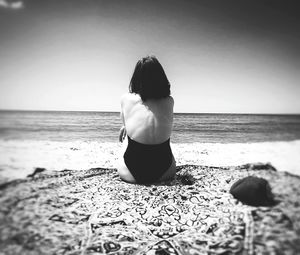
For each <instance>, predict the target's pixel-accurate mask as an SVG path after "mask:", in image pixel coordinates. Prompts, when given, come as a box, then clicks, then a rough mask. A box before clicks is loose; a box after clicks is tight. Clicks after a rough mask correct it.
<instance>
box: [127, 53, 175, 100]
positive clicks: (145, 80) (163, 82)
mask: <svg viewBox="0 0 300 255" xmlns="http://www.w3.org/2000/svg"><path fill="white" fill-rule="evenodd" d="M129 92H130V93H136V94H139V95H140V96H141V99H142V100H143V101H146V100H147V99H160V98H166V97H168V96H170V93H171V92H170V83H169V81H168V78H167V76H166V74H165V71H164V69H163V68H162V66H161V64H160V63H159V62H158V60H157V58H156V57H155V56H147V57H145V58H142V59H141V60H139V61H138V62H137V64H136V66H135V69H134V72H133V75H132V78H131V80H130V84H129Z"/></svg>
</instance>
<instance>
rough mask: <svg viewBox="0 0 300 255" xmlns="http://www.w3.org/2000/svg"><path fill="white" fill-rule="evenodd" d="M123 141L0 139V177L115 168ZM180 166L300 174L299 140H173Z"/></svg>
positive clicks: (12, 177)
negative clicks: (265, 168)
mask: <svg viewBox="0 0 300 255" xmlns="http://www.w3.org/2000/svg"><path fill="white" fill-rule="evenodd" d="M122 146H123V145H122V144H121V143H109V142H106V143H100V142H96V141H95V142H83V141H75V142H74V141H72V142H54V141H13V140H8V141H5V140H0V169H1V171H0V177H1V179H2V180H4V179H5V180H7V179H10V180H11V179H15V178H24V177H26V176H27V175H28V174H31V173H32V172H33V171H34V169H35V168H36V167H41V168H46V169H47V170H58V171H59V170H64V169H72V170H84V169H89V168H95V167H104V168H115V167H116V164H117V162H118V159H119V157H120V153H121V152H122ZM171 146H172V150H173V154H174V156H175V159H176V162H177V165H184V164H195V165H207V166H237V165H241V164H246V163H256V162H261V163H271V164H272V165H273V166H274V167H275V168H276V169H277V170H278V171H287V172H290V173H292V174H296V175H300V157H299V154H300V140H297V141H291V142H262V143H230V144H218V143H187V144H185V143H173V144H171Z"/></svg>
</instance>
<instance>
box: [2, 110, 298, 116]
mask: <svg viewBox="0 0 300 255" xmlns="http://www.w3.org/2000/svg"><path fill="white" fill-rule="evenodd" d="M0 111H1V112H5V111H6V112H102V113H105V112H106V113H120V111H114V110H111V111H108V110H41V109H40V110H33V109H0ZM174 114H244V115H300V112H299V113H265V112H264V113H254V112H253V113H249V112H174Z"/></svg>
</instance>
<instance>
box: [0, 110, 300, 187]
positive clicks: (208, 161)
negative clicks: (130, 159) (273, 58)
mask: <svg viewBox="0 0 300 255" xmlns="http://www.w3.org/2000/svg"><path fill="white" fill-rule="evenodd" d="M120 127H121V120H120V115H119V113H117V112H65V111H62V112H58V111H56V112H54V111H0V183H1V182H3V181H7V180H10V179H15V178H24V177H26V176H27V175H28V174H30V173H32V172H33V171H34V169H35V168H36V167H42V168H46V169H47V170H50V171H51V170H63V169H73V170H80V169H89V168H92V167H106V168H117V165H118V161H119V160H120V159H122V157H123V154H122V151H123V149H124V147H125V146H126V144H124V143H123V144H121V143H119V142H118V135H119V129H120ZM171 147H172V151H173V154H174V157H175V160H176V164H177V165H184V164H196V165H207V166H234V165H241V164H246V163H256V162H261V163H271V164H272V165H273V166H274V167H275V168H276V169H278V170H279V171H288V172H290V173H293V174H297V175H300V157H299V155H300V115H256V114H205V113H199V114H189V113H184V114H183V113H175V114H174V125H173V132H172V136H171Z"/></svg>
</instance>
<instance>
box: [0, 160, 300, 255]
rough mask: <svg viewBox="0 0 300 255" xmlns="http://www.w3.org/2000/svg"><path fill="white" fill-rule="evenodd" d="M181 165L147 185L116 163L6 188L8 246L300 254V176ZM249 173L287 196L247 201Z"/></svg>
mask: <svg viewBox="0 0 300 255" xmlns="http://www.w3.org/2000/svg"><path fill="white" fill-rule="evenodd" d="M258 168H260V169H259V170H257V167H256V168H255V167H253V165H249V164H248V165H244V166H240V167H231V168H230V167H226V168H225V167H224V168H220V167H218V168H217V167H206V166H193V165H185V166H180V167H178V169H177V170H178V172H177V175H176V178H175V179H174V180H172V181H170V182H165V183H161V184H156V185H149V186H142V185H135V184H128V183H125V182H123V181H121V180H120V178H119V177H118V175H117V172H116V170H115V169H102V168H97V169H90V170H86V171H71V170H65V171H61V172H51V173H50V172H42V173H39V174H37V175H35V176H33V177H31V178H27V179H25V180H16V181H13V182H10V183H6V184H2V185H1V187H0V203H1V208H0V242H1V243H0V253H1V252H2V253H3V254H97V253H98V254H99V253H108V254H128V255H129V254H272V253H273V254H283V253H282V252H283V251H284V254H296V253H297V252H300V204H299V197H300V196H299V195H300V178H299V177H297V176H293V175H290V174H287V173H284V172H277V171H274V170H273V169H272V167H270V165H264V166H263V167H258ZM248 175H255V176H258V177H263V178H265V179H267V180H268V181H269V182H270V185H271V187H272V189H273V192H274V193H275V194H276V198H279V199H280V201H281V202H280V203H279V204H278V205H276V206H274V207H271V208H267V207H251V206H246V205H243V204H242V203H240V202H238V201H237V200H236V199H234V198H233V197H232V196H231V195H230V194H229V192H228V191H229V189H230V187H231V185H232V184H233V183H234V182H235V181H237V180H238V179H240V178H243V177H246V176H248Z"/></svg>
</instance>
